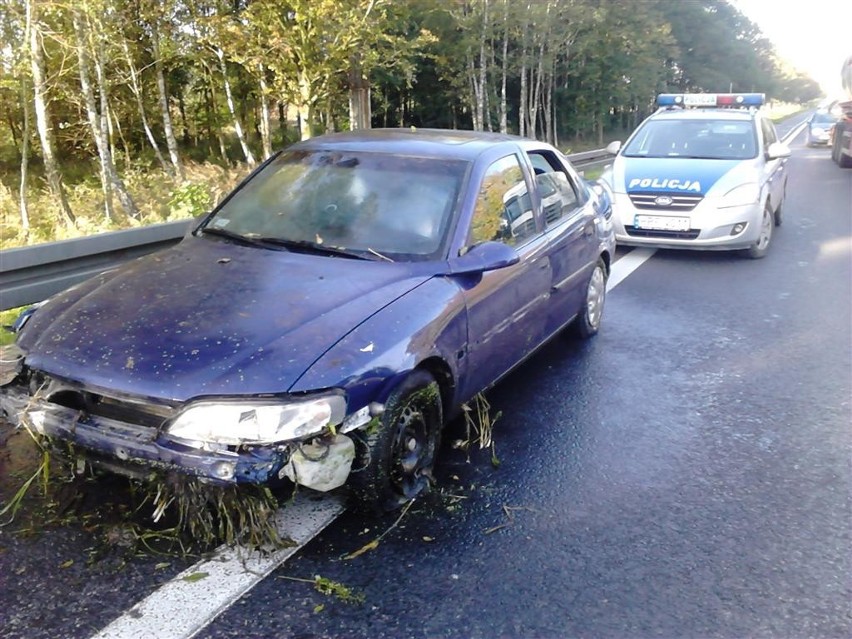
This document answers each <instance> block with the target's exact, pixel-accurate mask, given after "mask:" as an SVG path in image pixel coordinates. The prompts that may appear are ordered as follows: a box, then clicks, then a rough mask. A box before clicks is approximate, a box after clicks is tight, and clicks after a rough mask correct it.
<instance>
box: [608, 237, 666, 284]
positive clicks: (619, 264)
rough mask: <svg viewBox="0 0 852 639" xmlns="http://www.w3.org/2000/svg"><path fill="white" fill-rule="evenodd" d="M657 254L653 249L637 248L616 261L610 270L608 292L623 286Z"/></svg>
mask: <svg viewBox="0 0 852 639" xmlns="http://www.w3.org/2000/svg"><path fill="white" fill-rule="evenodd" d="M656 252H657V249H653V248H644V247H643V248H635V249H633V250H632V251H630V252H629V253H628V254H627V255H625V256H624V257H622V258H621V259H619V260H616V261H615V262H614V263H613V265H612V268H611V269H610V273H609V279H608V280H607V282H606V290H607V292H609V291H611V290H612V289H614V288H615V287H616V286H618V285H619V284H621V282H623V281H624V279H625V278H626V277H627V276H628V275H630V274H631V273H632V272H633V271H635V270H636V269H637V268H639V267H640V266H642V264H644V263H645V262H647V261H648V260H649V259H650V258H651V256H652V255H653V254H654V253H656Z"/></svg>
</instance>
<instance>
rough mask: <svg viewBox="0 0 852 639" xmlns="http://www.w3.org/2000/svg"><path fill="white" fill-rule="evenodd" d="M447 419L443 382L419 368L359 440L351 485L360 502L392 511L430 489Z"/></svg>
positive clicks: (393, 394) (407, 379)
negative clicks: (442, 392)
mask: <svg viewBox="0 0 852 639" xmlns="http://www.w3.org/2000/svg"><path fill="white" fill-rule="evenodd" d="M442 421H443V414H442V409H441V393H440V389H439V388H438V384H437V383H436V382H435V379H434V378H433V377H432V375H430V374H429V373H428V372H426V371H422V370H418V371H414V372H413V373H411V374H410V375H409V376H408V377H407V378H406V379H405V380H404V381H403V382H402V383H401V384H400V385H399V386H398V387H397V388H396V390H394V391H393V393H391V396H390V398H389V399H388V401H387V403H386V404H385V412H384V413H383V414H382V417H381V419H380V421H379V424H378V425H377V426H376V427H375V429H370V428H368V429H367V432H365V433H364V434H363V439H362V440H360V441H358V442H357V448H358V460H357V462H356V463H357V466H356V470H355V471H353V473H352V474H351V475H350V481H349V485H350V487H351V489H352V493H353V496H354V497H355V499H356V501H357V502H358V505H359V506H361V507H364V508H365V509H367V510H371V511H374V512H387V511H390V510H394V509H396V508H399V507H400V506H402V505H403V504H405V503H406V502H409V501H411V500H412V499H414V498H415V497H417V496H418V495H420V494H421V493H423V492H424V491H427V490H428V489H429V487H430V485H431V482H432V469H433V467H434V465H435V457H436V456H437V453H438V447H439V446H440V441H441V426H442Z"/></svg>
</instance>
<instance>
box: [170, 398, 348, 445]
mask: <svg viewBox="0 0 852 639" xmlns="http://www.w3.org/2000/svg"><path fill="white" fill-rule="evenodd" d="M345 415H346V400H345V399H344V397H343V396H342V395H331V394H330V395H322V396H314V397H310V398H306V399H293V400H289V401H276V400H262V399H257V400H239V401H228V400H222V401H215V400H209V401H200V402H194V403H192V404H190V405H189V406H188V407H187V408H186V409H185V410H184V411H183V412H181V413H180V415H178V416H177V417H176V418H175V420H174V421H173V422H172V423H171V425H170V426H169V427H168V429H167V432H168V434H169V436H171V437H173V438H176V439H180V440H182V441H184V442H186V443H188V444H191V445H196V446H199V445H202V446H199V447H203V444H219V445H226V446H241V445H244V444H245V445H258V444H261V445H267V444H275V443H278V442H284V441H289V440H296V439H305V438H308V437H313V436H315V435H319V434H320V433H322V432H323V431H324V430H325V429H326V428H327V427H328V426H329V425H332V426H335V425H337V424H339V423H340V422H341V421H343V418H344V417H345Z"/></svg>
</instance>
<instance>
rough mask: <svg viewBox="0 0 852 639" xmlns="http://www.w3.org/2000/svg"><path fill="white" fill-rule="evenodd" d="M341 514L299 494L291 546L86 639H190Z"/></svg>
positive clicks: (222, 560) (631, 264)
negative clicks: (294, 543) (162, 638)
mask: <svg viewBox="0 0 852 639" xmlns="http://www.w3.org/2000/svg"><path fill="white" fill-rule="evenodd" d="M655 252H656V249H649V248H637V249H633V250H632V251H631V252H630V253H628V254H627V255H625V256H624V257H622V258H621V259H619V260H617V261H616V262H615V263H614V264H613V265H612V270H611V272H610V276H609V281H608V282H607V290H608V291H611V290H612V289H614V288H615V287H616V286H618V285H619V284H620V283H621V282H622V281H623V280H624V279H625V278H626V277H627V276H628V275H630V274H631V273H632V272H633V271H635V270H636V269H637V268H639V267H640V266H641V265H642V264H644V263H645V262H646V261H647V260H648V259H649V258H650V257H651V256H652V255H653V254H654V253H655ZM344 509H345V503H344V500H343V499H342V498H340V497H335V496H325V497H323V498H322V499H318V500H314V501H312V500H310V499H308V498H306V497H305V496H304V494H300V495H299V496H298V497H297V499H296V500H295V501H294V503H292V504H289V505H288V506H286V507H285V508H282V509H281V510H280V511H279V512H278V514H277V519H278V532H279V534H280V535H281V536H282V537H286V538H289V539H292V540H293V541H295V542H296V545H295V546H293V547H292V548H285V549H283V550H279V551H277V552H274V553H270V554H261V553H258V552H249V551H248V550H246V549H242V548H233V547H229V546H220V547H219V548H217V549H216V551H215V552H214V553H213V556H212V557H211V558H209V559H205V560H203V561H200V562H198V563H197V564H195V565H194V566H192V567H190V568H187V569H186V570H184V571H183V572H182V573H180V574H179V575H178V576H177V577H175V578H174V579H172V580H171V581H169V582H167V583H166V584H164V585H163V586H161V587H160V588H159V589H157V590H156V591H154V592H153V593H151V594H150V595H149V596H148V597H146V598H145V599H143V600H142V601H140V602H139V603H137V604H136V605H134V606H133V607H132V608H131V609H130V610H128V611H127V612H125V613H124V614H123V615H122V616H121V617H119V618H118V619H116V620H115V621H113V622H112V623H110V624H109V625H108V626H107V627H106V628H104V629H103V630H101V631H100V632H98V633H97V634H96V635H94V636H93V637H92V638H91V639H158V638H159V637H163V636H168V637H169V638H170V639H191V638H192V637H194V636H195V635H196V634H198V633H199V632H200V631H201V630H203V629H204V628H206V627H207V626H208V625H209V624H210V623H211V622H212V621H213V620H214V619H215V618H216V617H218V616H219V615H220V614H222V613H223V612H224V611H225V610H227V609H228V608H229V607H230V606H231V604H233V603H234V602H235V601H237V600H238V599H239V598H240V597H241V596H243V595H244V594H245V593H247V592H248V591H249V590H251V589H252V588H254V586H256V585H257V584H258V583H259V582H260V581H262V580H263V579H265V578H266V577H267V576H268V575H269V574H270V573H271V572H272V571H273V570H275V569H276V568H277V567H278V566H280V565H281V564H283V563H284V562H285V561H286V560H287V559H289V558H290V557H292V556H293V555H294V554H296V553H297V552H298V551H299V550H301V549H302V548H303V547H304V546H305V544H307V543H308V542H309V541H310V540H311V539H313V538H314V537H315V536H316V535H317V534H319V532H320V531H322V530H323V529H324V528H325V527H326V526H328V525H329V524H330V523H331V522H333V521H334V520H335V519H336V518H337V517H338V515H340V514H341V513H342V512H343V511H344Z"/></svg>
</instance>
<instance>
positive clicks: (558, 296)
mask: <svg viewBox="0 0 852 639" xmlns="http://www.w3.org/2000/svg"><path fill="white" fill-rule="evenodd" d="M527 155H528V157H529V160H530V163H531V164H532V166H533V169H534V172H535V176H536V187H537V189H538V192H539V195H540V197H541V201H542V210H543V212H544V221H545V226H546V228H545V236H546V238H547V255H548V259H549V261H550V269H551V277H552V280H551V282H550V301H549V308H548V317H547V322H546V326H545V333H546V334H547V335H548V336H550V335H552V334H553V333H555V332H556V331H558V330H559V329H560V328H562V327H563V326H565V324H567V323H568V322H569V321H571V319H572V318H573V317H574V316H575V315H576V314H577V313H578V312H579V310H580V307H581V305H582V304H583V300H584V299H585V290H586V281H587V280H588V277H589V275H590V274H591V270H592V267H593V265H594V264H595V262H596V260H597V254H598V239H597V234H596V233H595V211H594V206H593V205H592V202H591V200H590V197H589V193H588V190H587V188H586V186H585V184H584V183H583V181H582V180H581V179H580V176H578V175H577V174H576V172H574V171H573V170H572V169H571V167H570V166H568V165H567V164H566V163H564V162H563V161H562V160H561V159H560V158H559V156H558V155H557V154H555V153H553V152H552V151H550V150H548V149H537V150H536V149H528V150H527Z"/></svg>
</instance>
